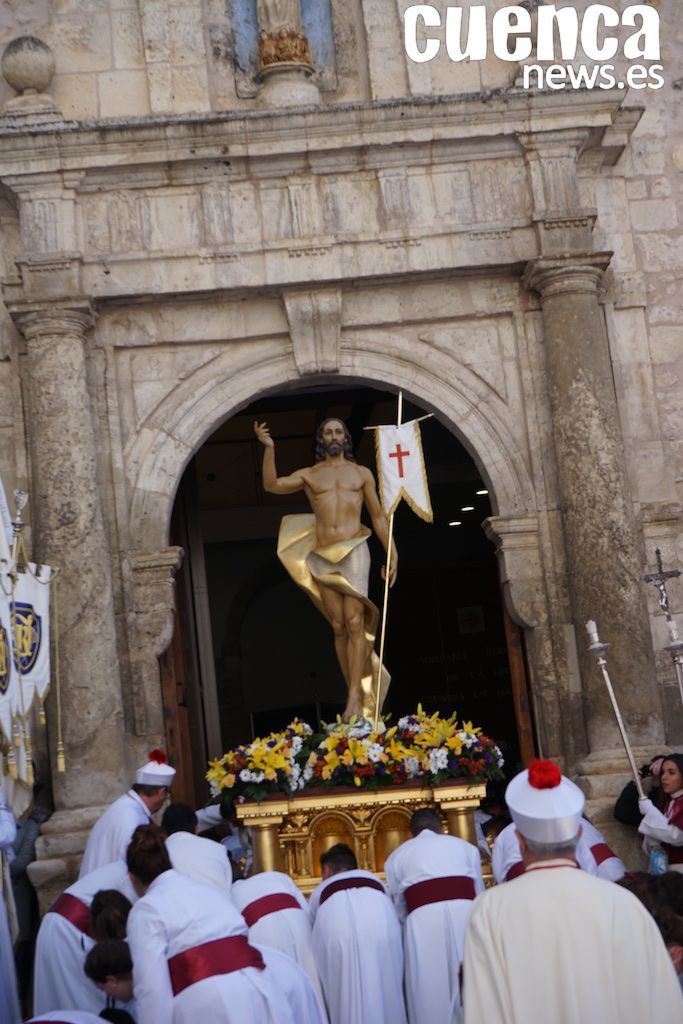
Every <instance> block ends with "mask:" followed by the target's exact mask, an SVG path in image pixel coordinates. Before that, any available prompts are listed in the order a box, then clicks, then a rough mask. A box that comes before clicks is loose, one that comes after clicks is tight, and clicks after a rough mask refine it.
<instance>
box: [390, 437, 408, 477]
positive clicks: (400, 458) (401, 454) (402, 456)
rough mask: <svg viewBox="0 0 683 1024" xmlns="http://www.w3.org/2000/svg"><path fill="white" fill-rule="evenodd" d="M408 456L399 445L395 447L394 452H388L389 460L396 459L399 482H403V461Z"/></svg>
mask: <svg viewBox="0 0 683 1024" xmlns="http://www.w3.org/2000/svg"><path fill="white" fill-rule="evenodd" d="M409 455H410V452H404V451H403V450H402V448H401V446H400V444H397V445H396V451H395V452H389V458H390V459H398V475H399V476H400V478H401V480H403V460H404V459H407V458H408V456H409Z"/></svg>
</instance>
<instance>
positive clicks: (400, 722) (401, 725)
mask: <svg viewBox="0 0 683 1024" xmlns="http://www.w3.org/2000/svg"><path fill="white" fill-rule="evenodd" d="M409 722H410V715H404V716H403V718H399V720H398V727H399V729H407V728H408V723H409Z"/></svg>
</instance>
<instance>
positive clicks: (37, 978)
mask: <svg viewBox="0 0 683 1024" xmlns="http://www.w3.org/2000/svg"><path fill="white" fill-rule="evenodd" d="M102 889H116V890H117V891H118V892H120V893H122V894H123V895H124V896H125V897H126V898H127V899H128V900H130V902H131V903H135V901H136V900H137V898H138V897H137V893H136V892H135V889H134V888H133V884H132V882H131V880H130V877H129V875H128V868H127V867H126V864H125V862H124V861H116V862H115V863H113V864H105V865H104V867H101V868H98V869H97V870H96V871H91V873H90V874H89V875H86V876H85V878H79V879H78V881H77V882H74V884H73V885H70V886H69V888H68V889H66V891H65V892H64V893H63V894H62V895H61V896H60V897H59V899H58V900H57V901H56V903H55V904H54V905H53V906H52V907H51V909H50V910H49V911H48V912H47V914H45V916H44V917H43V920H42V921H41V924H40V928H39V930H38V938H37V940H36V956H35V968H34V975H33V1010H34V1012H35V1013H37V1014H41V1013H49V1012H50V1011H52V1010H68V1009H69V1008H70V1007H74V1006H75V1007H78V1008H79V1009H82V1010H89V1011H91V1012H92V1013H99V1012H100V1010H103V1009H104V1007H105V1004H106V998H105V996H104V995H103V993H102V992H99V991H98V989H97V988H95V986H94V985H93V983H92V982H91V981H90V979H89V978H86V976H85V973H84V971H83V965H84V963H85V958H86V956H87V955H88V953H89V951H90V950H91V949H92V947H93V946H94V944H95V942H94V939H92V938H91V936H90V934H89V931H90V905H91V903H92V901H93V899H94V897H95V894H96V893H98V892H100V890H102Z"/></svg>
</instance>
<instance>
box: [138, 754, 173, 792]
mask: <svg viewBox="0 0 683 1024" xmlns="http://www.w3.org/2000/svg"><path fill="white" fill-rule="evenodd" d="M174 778H175V768H171V766H170V764H167V762H166V754H165V753H164V752H163V750H159V749H158V748H156V749H155V750H150V752H149V761H148V762H147V764H143V766H142V768H138V770H137V771H136V773H135V781H136V783H137V784H138V786H170V785H171V784H172V782H173V779H174Z"/></svg>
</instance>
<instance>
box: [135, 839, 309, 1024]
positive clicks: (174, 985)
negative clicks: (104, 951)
mask: <svg viewBox="0 0 683 1024" xmlns="http://www.w3.org/2000/svg"><path fill="white" fill-rule="evenodd" d="M126 859H127V863H128V870H129V872H130V876H131V879H132V882H133V885H134V887H135V890H136V892H137V893H138V895H139V896H140V899H139V900H138V902H137V903H136V904H135V906H134V907H133V909H132V910H131V912H130V916H129V918H128V942H129V944H130V952H131V955H132V958H133V989H134V994H135V1001H136V1007H137V1010H136V1016H137V1020H138V1024H162V1022H163V1024H197V1021H198V1020H204V1021H207V1022H209V1021H210V1022H211V1024H244V1022H245V1021H249V1024H325V1017H324V1013H323V1010H322V1008H321V1006H320V1003H319V1002H318V999H317V996H316V995H315V993H314V991H313V988H312V987H311V983H310V981H309V980H308V978H307V977H306V975H305V974H304V972H303V971H302V970H301V968H300V967H299V966H298V964H296V963H294V961H293V960H290V959H289V957H287V956H284V954H282V953H279V952H277V951H276V950H271V949H265V948H257V947H256V946H251V945H250V944H249V941H248V937H247V925H246V923H245V921H244V919H243V918H242V915H241V914H240V913H239V911H238V910H237V908H236V907H235V906H234V904H233V903H232V900H231V899H230V898H229V897H228V896H227V895H224V894H223V893H221V892H219V891H218V890H217V889H215V888H214V887H213V886H208V885H203V884H202V883H201V882H197V881H195V880H194V879H193V878H189V877H188V876H186V875H181V874H179V873H178V872H177V871H174V870H173V868H172V867H171V862H170V860H169V857H168V852H167V850H166V846H165V844H164V834H163V832H162V831H161V830H160V829H159V828H157V827H156V826H155V825H145V826H142V827H140V828H137V829H136V830H135V832H134V833H133V838H132V839H131V842H130V846H129V847H128V852H127V855H126Z"/></svg>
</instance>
